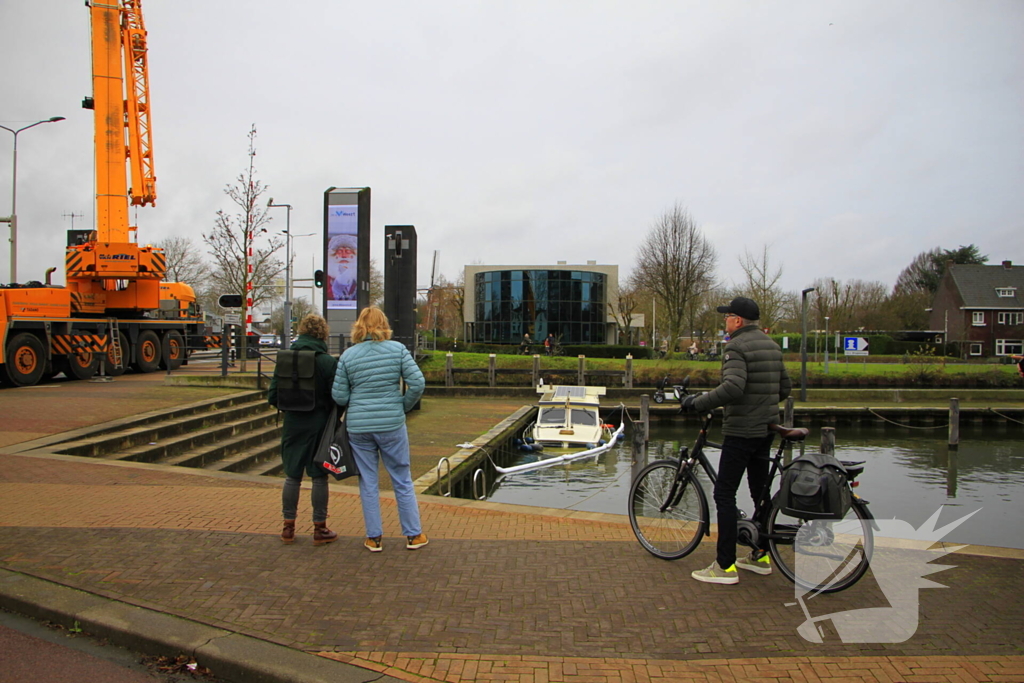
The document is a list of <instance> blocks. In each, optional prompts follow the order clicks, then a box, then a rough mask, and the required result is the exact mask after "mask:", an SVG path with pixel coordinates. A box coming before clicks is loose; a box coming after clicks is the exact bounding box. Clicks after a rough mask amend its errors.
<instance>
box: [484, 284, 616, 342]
mask: <svg viewBox="0 0 1024 683" xmlns="http://www.w3.org/2000/svg"><path fill="white" fill-rule="evenodd" d="M474 280H475V281H474V283H473V286H474V288H475V294H476V311H475V312H476V330H475V335H474V336H475V341H479V342H490V343H499V344H515V343H518V342H519V341H521V340H522V338H523V335H524V334H529V335H530V337H532V338H533V340H534V341H535V342H541V341H542V340H543V339H544V338H545V337H547V336H548V333H549V332H550V333H554V335H555V336H556V337H557V336H559V335H561V341H562V343H563V344H604V343H605V341H606V338H605V330H606V322H607V315H606V313H605V305H606V304H605V297H606V292H607V276H606V275H605V274H604V273H595V272H590V271H585V270H492V271H485V272H481V273H476V275H475V276H474Z"/></svg>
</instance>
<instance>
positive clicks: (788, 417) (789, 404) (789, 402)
mask: <svg viewBox="0 0 1024 683" xmlns="http://www.w3.org/2000/svg"><path fill="white" fill-rule="evenodd" d="M795 405H796V399H795V398H793V397H792V396H790V397H789V398H787V399H786V407H785V409H784V410H783V413H782V424H783V425H784V426H786V427H793V426H794V425H793V406H795Z"/></svg>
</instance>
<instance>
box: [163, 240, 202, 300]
mask: <svg viewBox="0 0 1024 683" xmlns="http://www.w3.org/2000/svg"><path fill="white" fill-rule="evenodd" d="M156 246H158V247H160V248H161V249H163V250H164V258H166V259H167V277H166V278H165V279H166V280H167V281H169V282H184V283H185V284H187V285H189V286H191V287H192V289H194V290H196V291H199V290H200V289H202V288H203V286H204V285H205V284H206V280H207V278H209V277H210V266H208V265H207V264H206V261H204V260H203V255H202V253H200V251H199V246H198V245H197V244H196V243H195V242H194V241H193V240H192V239H190V238H188V237H170V238H168V239H166V240H164V241H162V242H160V243H158V244H157V245H156Z"/></svg>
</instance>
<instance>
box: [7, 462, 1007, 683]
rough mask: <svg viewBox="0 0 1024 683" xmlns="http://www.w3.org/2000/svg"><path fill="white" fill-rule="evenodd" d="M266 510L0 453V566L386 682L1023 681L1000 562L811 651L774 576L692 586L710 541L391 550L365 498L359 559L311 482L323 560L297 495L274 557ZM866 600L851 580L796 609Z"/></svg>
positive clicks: (500, 522)
mask: <svg viewBox="0 0 1024 683" xmlns="http://www.w3.org/2000/svg"><path fill="white" fill-rule="evenodd" d="M279 510H280V490H279V488H278V486H277V483H276V482H271V483H269V484H268V483H264V482H260V481H254V480H252V479H251V478H246V477H243V476H233V475H219V476H210V475H203V474H201V473H184V472H180V471H175V470H173V469H172V468H165V467H160V466H153V465H139V466H133V465H125V464H119V465H114V464H109V463H103V462H97V461H89V460H76V459H72V458H68V457H65V456H51V457H39V456H28V455H0V566H2V567H4V568H6V569H9V570H13V571H19V572H24V573H27V574H31V575H34V576H38V577H40V578H44V579H48V580H51V581H55V582H58V583H61V584H64V585H68V586H72V587H75V588H80V589H83V590H87V591H90V592H93V593H96V594H99V595H103V596H106V597H109V598H113V599H117V600H122V601H125V602H127V603H131V604H136V605H139V606H142V607H148V608H151V609H157V610H161V611H164V612H168V613H171V614H176V615H179V616H182V617H186V618H190V619H194V620H197V621H201V622H204V623H208V624H210V625H213V626H218V627H221V628H227V629H231V630H235V631H238V632H241V633H245V634H247V635H252V636H255V637H259V638H264V639H266V640H270V641H272V642H276V643H280V644H283V645H287V646H290V647H295V648H298V649H302V650H306V651H310V652H318V653H321V654H323V655H324V656H329V657H332V658H335V659H340V660H342V661H347V662H351V663H356V664H359V665H361V666H365V667H366V668H369V669H373V670H377V671H383V672H386V673H388V674H390V675H393V676H395V677H399V678H404V679H406V680H444V681H464V680H467V681H468V680H496V681H497V680H520V681H556V680H557V681H608V682H615V681H659V680H661V681H670V680H671V681H679V680H682V681H685V680H700V681H730V680H752V681H757V680H764V681H817V680H827V681H830V682H831V683H835V681H847V680H849V681H854V680H856V681H862V680H877V681H897V680H906V681H932V680H934V681H995V680H1010V681H1013V680H1017V681H1024V656H1022V654H1024V610H1022V607H1024V573H1022V572H1021V571H1020V568H1021V565H1020V562H1019V561H1017V560H1012V559H1003V558H992V557H978V556H971V555H963V554H957V555H953V556H951V557H947V558H946V560H944V561H943V562H942V563H943V564H947V565H955V567H954V568H952V569H949V570H946V571H943V572H940V573H938V574H936V575H933V576H932V577H931V578H932V579H933V580H935V581H936V582H938V583H941V584H943V585H946V586H950V587H951V588H947V589H929V590H922V591H921V592H920V603H921V607H920V625H919V628H918V630H917V633H916V634H915V635H914V636H913V637H912V638H910V639H909V640H907V641H906V642H904V643H896V644H886V645H882V644H862V645H856V644H854V645H849V644H843V643H842V642H840V641H839V640H838V638H837V637H836V634H835V633H832V632H828V631H827V632H826V637H825V642H824V643H822V644H812V643H808V642H807V641H804V640H803V639H802V638H801V637H800V636H799V635H798V634H797V632H796V628H797V626H798V625H799V624H800V623H801V622H802V621H803V619H804V615H803V614H802V612H801V611H800V608H799V607H796V606H789V607H787V606H786V604H787V603H792V602H793V601H794V593H793V587H792V585H791V584H789V583H788V582H786V581H785V579H783V578H782V577H781V576H778V575H776V576H770V577H760V576H754V575H743V576H742V577H741V582H740V584H739V585H738V586H709V585H705V584H699V583H696V582H694V581H692V580H691V579H690V578H689V572H690V571H691V570H693V569H695V568H699V567H703V566H706V565H707V564H708V563H709V562H710V561H711V558H712V557H713V553H712V550H713V549H712V547H711V545H710V544H707V543H705V544H704V545H703V546H702V547H701V548H700V549H698V551H697V552H695V553H694V554H693V555H692V556H691V557H688V558H686V559H684V560H680V561H677V562H664V561H661V560H658V559H656V558H653V557H651V556H650V555H648V554H647V553H645V552H644V551H643V550H642V549H641V548H640V547H639V545H638V544H637V543H636V541H635V540H634V539H633V537H632V533H631V532H630V530H629V526H628V523H627V522H626V521H625V518H623V519H622V521H621V522H610V521H601V520H592V519H583V518H576V517H564V516H556V515H545V514H535V513H530V512H525V511H524V512H519V511H518V510H516V509H514V508H511V507H510V506H504V507H503V508H501V509H497V508H480V507H476V506H473V505H466V504H461V505H456V504H452V503H449V502H447V501H445V500H444V499H441V498H431V497H424V498H422V499H421V510H422V516H423V520H424V529H425V531H426V532H427V533H428V535H429V536H430V539H431V543H430V545H429V546H427V547H425V548H422V549H420V550H417V551H415V552H409V551H406V550H405V549H404V543H403V541H404V539H402V538H401V535H400V533H401V532H400V530H399V525H398V519H397V515H396V513H395V506H394V501H393V499H392V498H390V497H388V496H386V495H385V496H384V497H383V498H382V511H383V513H384V523H385V538H384V548H385V550H384V552H383V553H372V554H371V553H367V552H365V551H364V550H363V549H362V547H361V544H362V523H361V514H360V508H359V502H358V496H357V495H355V494H354V493H353V492H352V491H351V489H350V488H348V487H344V488H342V487H332V493H331V517H330V519H329V524H330V526H331V527H332V528H333V529H335V530H336V531H338V532H339V534H341V535H342V538H341V539H339V541H338V542H337V543H334V544H331V545H329V546H324V547H313V546H312V544H311V542H310V533H311V524H310V523H309V522H308V521H304V520H308V519H309V515H310V509H309V498H308V491H304V494H303V496H302V506H301V507H300V511H299V514H300V522H299V525H298V526H299V528H298V533H299V538H298V540H297V542H296V543H295V544H294V545H291V546H285V545H282V544H281V543H280V542H279V541H278V540H277V538H276V535H277V533H278V532H279V530H280V512H279ZM605 519H607V518H605ZM882 552H884V551H882ZM885 606H887V602H886V601H885V598H884V596H882V595H881V592H880V590H879V588H878V585H877V584H876V583H875V582H874V580H873V578H872V577H871V576H870V574H869V576H868V577H867V578H866V579H864V580H862V581H861V582H860V583H859V584H858V585H857V586H855V587H854V588H852V589H850V590H848V591H845V592H843V593H840V594H836V595H830V596H822V597H819V598H816V599H815V600H814V601H812V602H811V604H810V609H811V611H812V614H815V615H820V614H826V613H831V612H836V611H842V610H850V609H858V608H861V607H885Z"/></svg>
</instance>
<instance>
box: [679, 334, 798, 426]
mask: <svg viewBox="0 0 1024 683" xmlns="http://www.w3.org/2000/svg"><path fill="white" fill-rule="evenodd" d="M792 388H793V384H792V382H790V379H789V375H788V374H787V373H786V366H785V365H783V364H782V349H780V348H779V345H778V344H776V343H775V342H773V341H772V340H771V337H769V336H768V335H767V334H765V333H764V332H762V331H761V330H760V329H759V328H758V327H757V326H756V325H747V326H746V327H741V328H740V329H738V330H736V332H735V333H733V335H732V340H731V341H730V342H729V343H728V344H726V345H725V352H724V354H723V356H722V383H721V384H720V385H718V387H717V388H715V389H714V390H713V391H710V392H708V393H707V394H704V395H702V396H698V397H697V399H696V400H695V401H694V406H695V407H696V408H697V410H699V411H701V412H703V411H707V410H711V409H712V408H717V407H718V406H724V407H725V422H724V423H723V425H722V434H724V435H725V436H740V437H744V438H753V437H758V436H765V435H767V434H768V425H770V424H777V423H778V421H779V401H783V400H785V399H786V398H787V397H788V396H789V392H790V391H791V390H792Z"/></svg>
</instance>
